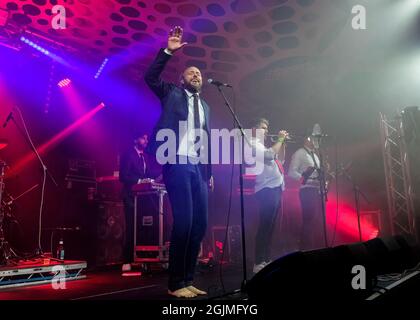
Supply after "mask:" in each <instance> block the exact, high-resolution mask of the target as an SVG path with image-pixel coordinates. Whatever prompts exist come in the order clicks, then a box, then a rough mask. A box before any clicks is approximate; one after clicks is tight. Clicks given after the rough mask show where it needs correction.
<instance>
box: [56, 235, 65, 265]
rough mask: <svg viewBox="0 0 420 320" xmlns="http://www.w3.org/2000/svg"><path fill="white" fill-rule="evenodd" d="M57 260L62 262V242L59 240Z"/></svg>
mask: <svg viewBox="0 0 420 320" xmlns="http://www.w3.org/2000/svg"><path fill="white" fill-rule="evenodd" d="M57 259H60V260H64V241H63V239H60V241H59V242H58V246H57Z"/></svg>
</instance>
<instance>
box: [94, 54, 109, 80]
mask: <svg viewBox="0 0 420 320" xmlns="http://www.w3.org/2000/svg"><path fill="white" fill-rule="evenodd" d="M107 63H108V58H105V59H104V61H103V62H102V64H101V66H100V67H99V69H98V71H97V72H96V74H95V79H98V78H99V76H100V75H101V73H102V71H103V70H104V68H105V66H106V64H107Z"/></svg>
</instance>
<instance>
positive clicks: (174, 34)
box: [167, 26, 187, 52]
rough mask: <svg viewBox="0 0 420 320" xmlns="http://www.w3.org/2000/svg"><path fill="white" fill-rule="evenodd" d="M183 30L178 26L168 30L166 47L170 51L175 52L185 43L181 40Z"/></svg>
mask: <svg viewBox="0 0 420 320" xmlns="http://www.w3.org/2000/svg"><path fill="white" fill-rule="evenodd" d="M183 32H184V31H183V30H182V28H181V27H179V26H176V27H175V28H173V29H171V31H169V37H168V48H167V49H168V50H169V51H170V52H175V51H177V50H179V49H181V48H182V47H183V46H185V45H186V44H187V43H186V42H182V34H183Z"/></svg>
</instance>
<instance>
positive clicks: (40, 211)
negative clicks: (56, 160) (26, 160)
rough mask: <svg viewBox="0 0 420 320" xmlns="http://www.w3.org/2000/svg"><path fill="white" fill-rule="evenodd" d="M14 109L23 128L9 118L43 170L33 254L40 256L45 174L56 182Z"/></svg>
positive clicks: (41, 253) (20, 113) (55, 183)
mask: <svg viewBox="0 0 420 320" xmlns="http://www.w3.org/2000/svg"><path fill="white" fill-rule="evenodd" d="M15 109H16V110H17V111H18V113H19V116H20V118H21V120H22V123H23V128H24V129H22V128H21V127H20V126H19V124H18V123H17V122H16V120H15V118H14V117H13V116H11V120H12V121H13V123H14V124H15V126H16V127H17V129H18V131H19V132H20V133H21V134H22V135H23V137H24V138H25V140H26V142H27V143H28V144H29V146H30V148H31V149H32V151H33V152H34V153H35V155H36V157H37V159H38V161H39V163H40V164H41V167H42V171H43V179H42V187H41V203H40V207H39V225H38V228H39V231H38V248H37V249H36V250H35V255H37V256H42V255H43V252H42V246H41V230H42V210H43V206H44V195H45V184H46V180H47V175H48V176H49V177H50V179H51V181H52V182H53V183H54V185H55V186H56V187H58V184H57V182H56V180H55V179H54V177H53V176H52V175H51V173H50V172H49V171H48V168H47V166H46V165H45V163H44V161H43V160H42V158H41V156H40V155H39V153H38V150H37V149H36V147H35V145H34V144H33V142H32V139H31V136H30V134H29V132H28V129H27V128H26V124H25V120H24V118H23V115H22V112H21V111H20V109H19V108H18V107H15Z"/></svg>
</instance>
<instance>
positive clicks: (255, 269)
mask: <svg viewBox="0 0 420 320" xmlns="http://www.w3.org/2000/svg"><path fill="white" fill-rule="evenodd" d="M266 265H267V263H266V262H265V261H264V262H261V263H260V264H254V269H253V272H254V273H258V272H260V271H261V270H262V269H263V268H264V267H265V266H266Z"/></svg>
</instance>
